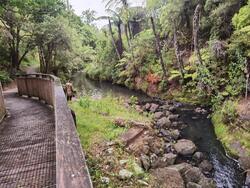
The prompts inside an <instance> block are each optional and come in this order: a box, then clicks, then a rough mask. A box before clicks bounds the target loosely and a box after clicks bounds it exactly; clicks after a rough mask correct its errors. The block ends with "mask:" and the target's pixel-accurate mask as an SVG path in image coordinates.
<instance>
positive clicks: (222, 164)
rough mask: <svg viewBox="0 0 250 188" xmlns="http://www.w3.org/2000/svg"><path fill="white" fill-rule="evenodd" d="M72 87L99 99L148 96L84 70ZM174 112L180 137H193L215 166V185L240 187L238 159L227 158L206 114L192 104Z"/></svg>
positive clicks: (81, 93) (229, 187)
mask: <svg viewBox="0 0 250 188" xmlns="http://www.w3.org/2000/svg"><path fill="white" fill-rule="evenodd" d="M73 84H74V87H75V88H76V89H77V91H78V94H79V95H86V94H88V95H90V96H92V97H94V98H101V97H103V96H106V95H111V96H114V97H124V98H130V97H131V96H136V97H137V98H138V99H139V100H144V101H145V100H146V101H147V100H150V97H148V96H147V95H145V94H143V93H141V92H138V91H133V90H129V89H127V88H125V87H122V86H118V85H114V84H111V83H110V82H98V81H93V80H90V79H88V78H86V77H85V75H84V74H83V73H77V74H76V75H75V76H74V77H73ZM177 113H178V114H180V118H181V120H182V121H183V122H184V123H186V124H187V125H188V126H187V127H186V128H185V129H184V130H183V131H182V136H183V138H187V139H190V140H192V141H193V142H194V143H195V144H196V146H197V147H198V150H199V151H201V152H204V153H205V154H206V156H207V158H208V159H209V161H210V162H211V163H212V164H213V166H214V171H213V178H214V180H215V182H216V185H217V187H218V188H241V187H243V182H244V176H243V171H242V170H241V169H240V167H239V165H238V163H237V161H235V160H233V159H232V158H230V157H228V156H227V155H226V153H225V150H224V148H223V146H222V144H221V142H220V141H219V140H218V139H217V138H216V135H215V132H214V127H213V125H212V122H211V120H210V119H209V118H207V116H208V114H200V113H196V112H195V107H194V106H189V105H181V106H180V107H178V110H177Z"/></svg>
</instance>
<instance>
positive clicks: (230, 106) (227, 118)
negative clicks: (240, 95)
mask: <svg viewBox="0 0 250 188" xmlns="http://www.w3.org/2000/svg"><path fill="white" fill-rule="evenodd" d="M236 104H237V102H235V101H232V100H227V101H225V102H224V103H223V107H222V109H221V113H222V121H223V122H224V123H225V124H229V123H233V122H234V121H235V120H236V118H237V116H238V113H237V110H236Z"/></svg>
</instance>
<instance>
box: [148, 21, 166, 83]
mask: <svg viewBox="0 0 250 188" xmlns="http://www.w3.org/2000/svg"><path fill="white" fill-rule="evenodd" d="M150 20H151V24H152V29H153V32H154V36H155V43H156V52H157V57H158V58H159V60H160V63H161V67H162V71H163V79H165V78H166V77H167V71H166V66H165V63H164V61H163V57H162V53H161V45H160V39H159V36H158V35H157V33H156V28H155V23H154V18H153V17H150Z"/></svg>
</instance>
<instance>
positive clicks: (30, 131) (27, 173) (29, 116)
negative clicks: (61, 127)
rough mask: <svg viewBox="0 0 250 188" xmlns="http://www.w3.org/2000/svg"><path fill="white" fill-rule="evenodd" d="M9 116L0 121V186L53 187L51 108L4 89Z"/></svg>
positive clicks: (53, 126)
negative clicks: (6, 91)
mask: <svg viewBox="0 0 250 188" xmlns="http://www.w3.org/2000/svg"><path fill="white" fill-rule="evenodd" d="M5 105H6V108H7V110H8V112H9V117H7V118H5V119H4V121H3V122H2V123H1V124H0V187H1V188H12V187H13V188H16V187H25V188H26V187H32V188H33V187H34V188H38V187H56V144H55V122H54V119H55V118H54V113H53V109H52V108H50V107H48V106H47V105H45V104H43V103H41V102H40V101H38V100H34V99H30V98H25V97H19V96H18V95H17V93H15V92H8V93H5Z"/></svg>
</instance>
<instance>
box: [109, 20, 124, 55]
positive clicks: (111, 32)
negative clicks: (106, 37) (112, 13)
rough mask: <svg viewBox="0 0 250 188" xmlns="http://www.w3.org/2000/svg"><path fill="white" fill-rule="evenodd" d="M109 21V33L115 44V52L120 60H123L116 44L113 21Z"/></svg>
mask: <svg viewBox="0 0 250 188" xmlns="http://www.w3.org/2000/svg"><path fill="white" fill-rule="evenodd" d="M108 21H109V32H110V36H111V40H112V44H113V46H114V48H115V52H116V54H117V56H118V59H121V56H120V53H119V51H118V49H117V46H116V44H115V38H114V35H113V31H112V25H111V21H110V19H108Z"/></svg>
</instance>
